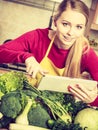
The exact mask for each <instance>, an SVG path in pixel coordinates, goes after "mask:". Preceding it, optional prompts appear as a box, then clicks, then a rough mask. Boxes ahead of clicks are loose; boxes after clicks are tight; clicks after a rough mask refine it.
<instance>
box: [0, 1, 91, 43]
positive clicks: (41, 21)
mask: <svg viewBox="0 0 98 130" xmlns="http://www.w3.org/2000/svg"><path fill="white" fill-rule="evenodd" d="M32 1H33V0H32ZM46 1H47V2H48V1H49V0H46ZM50 1H55V0H50ZM58 1H59V2H61V1H62V0H58ZM83 1H84V2H85V3H86V4H87V6H88V7H90V6H91V1H92V0H83ZM50 4H52V3H50ZM51 14H52V11H48V10H44V9H39V8H35V7H33V6H26V5H23V4H16V3H13V2H8V1H7V0H6V1H4V0H0V44H2V43H3V41H5V40H6V39H14V38H16V37H18V36H19V35H21V34H23V33H25V32H27V31H30V30H33V29H35V28H45V27H48V25H49V20H50V16H51Z"/></svg>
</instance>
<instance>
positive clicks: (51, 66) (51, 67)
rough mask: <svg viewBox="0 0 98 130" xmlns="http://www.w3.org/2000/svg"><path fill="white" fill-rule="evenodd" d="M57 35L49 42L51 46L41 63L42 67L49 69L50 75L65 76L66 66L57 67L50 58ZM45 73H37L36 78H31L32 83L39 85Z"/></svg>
mask: <svg viewBox="0 0 98 130" xmlns="http://www.w3.org/2000/svg"><path fill="white" fill-rule="evenodd" d="M55 36H56V35H54V37H53V38H52V40H51V42H50V44H49V47H48V49H47V52H46V54H45V56H44V58H43V59H42V61H41V62H40V65H41V66H42V68H44V69H45V70H47V71H48V74H49V75H54V76H63V73H64V70H65V67H64V68H61V69H60V68H57V67H56V66H55V65H54V63H53V62H52V61H51V60H50V59H49V58H48V54H49V52H50V49H51V47H52V44H53V42H54V39H55ZM42 77H43V75H41V74H40V73H37V75H36V78H35V79H32V78H31V80H30V83H31V84H32V85H33V86H35V87H38V84H39V82H40V81H41V79H42Z"/></svg>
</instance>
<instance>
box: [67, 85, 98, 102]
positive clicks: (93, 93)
mask: <svg viewBox="0 0 98 130" xmlns="http://www.w3.org/2000/svg"><path fill="white" fill-rule="evenodd" d="M68 90H69V91H70V93H72V94H73V95H74V96H75V97H76V98H78V99H80V100H82V101H84V102H86V103H91V102H93V101H94V100H95V99H96V97H97V96H98V89H97V86H95V87H94V88H93V89H92V90H91V89H89V88H86V87H83V86H82V85H79V84H76V85H75V86H68Z"/></svg>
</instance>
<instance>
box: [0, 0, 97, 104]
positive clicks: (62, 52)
mask: <svg viewBox="0 0 98 130" xmlns="http://www.w3.org/2000/svg"><path fill="white" fill-rule="evenodd" d="M88 18H89V10H88V8H87V6H86V5H85V4H84V3H83V2H82V1H80V0H63V1H62V2H61V4H60V5H59V7H58V10H57V13H56V14H55V16H54V18H53V21H54V25H55V27H56V30H51V29H48V28H46V29H36V30H33V31H30V32H27V33H25V34H23V35H22V36H20V37H18V38H16V39H15V40H12V41H10V42H8V43H6V44H4V45H1V46H0V63H17V62H20V63H25V64H26V70H27V72H28V73H29V74H30V75H32V77H33V78H35V77H36V74H37V73H38V72H39V73H41V74H42V75H45V74H47V73H48V74H52V75H60V76H68V77H76V78H79V77H81V74H82V72H84V71H88V72H89V73H90V74H91V77H92V79H93V80H96V81H98V57H97V55H96V54H95V52H94V50H93V49H92V48H90V46H89V42H88V40H87V39H86V38H85V37H84V32H85V28H86V25H87V23H88ZM69 91H70V92H71V93H72V94H74V95H75V96H76V97H78V98H79V99H81V100H83V101H85V102H87V103H90V104H91V105H95V106H98V97H97V87H96V88H95V89H94V90H92V91H91V90H87V89H86V88H83V87H82V86H79V85H76V86H69Z"/></svg>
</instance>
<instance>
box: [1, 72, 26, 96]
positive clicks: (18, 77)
mask: <svg viewBox="0 0 98 130" xmlns="http://www.w3.org/2000/svg"><path fill="white" fill-rule="evenodd" d="M25 80H26V77H25V75H24V74H23V73H22V72H18V71H11V72H8V73H4V74H2V75H0V91H1V92H2V93H3V94H6V93H8V92H11V91H14V90H21V89H23V87H24V81H25Z"/></svg>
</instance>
